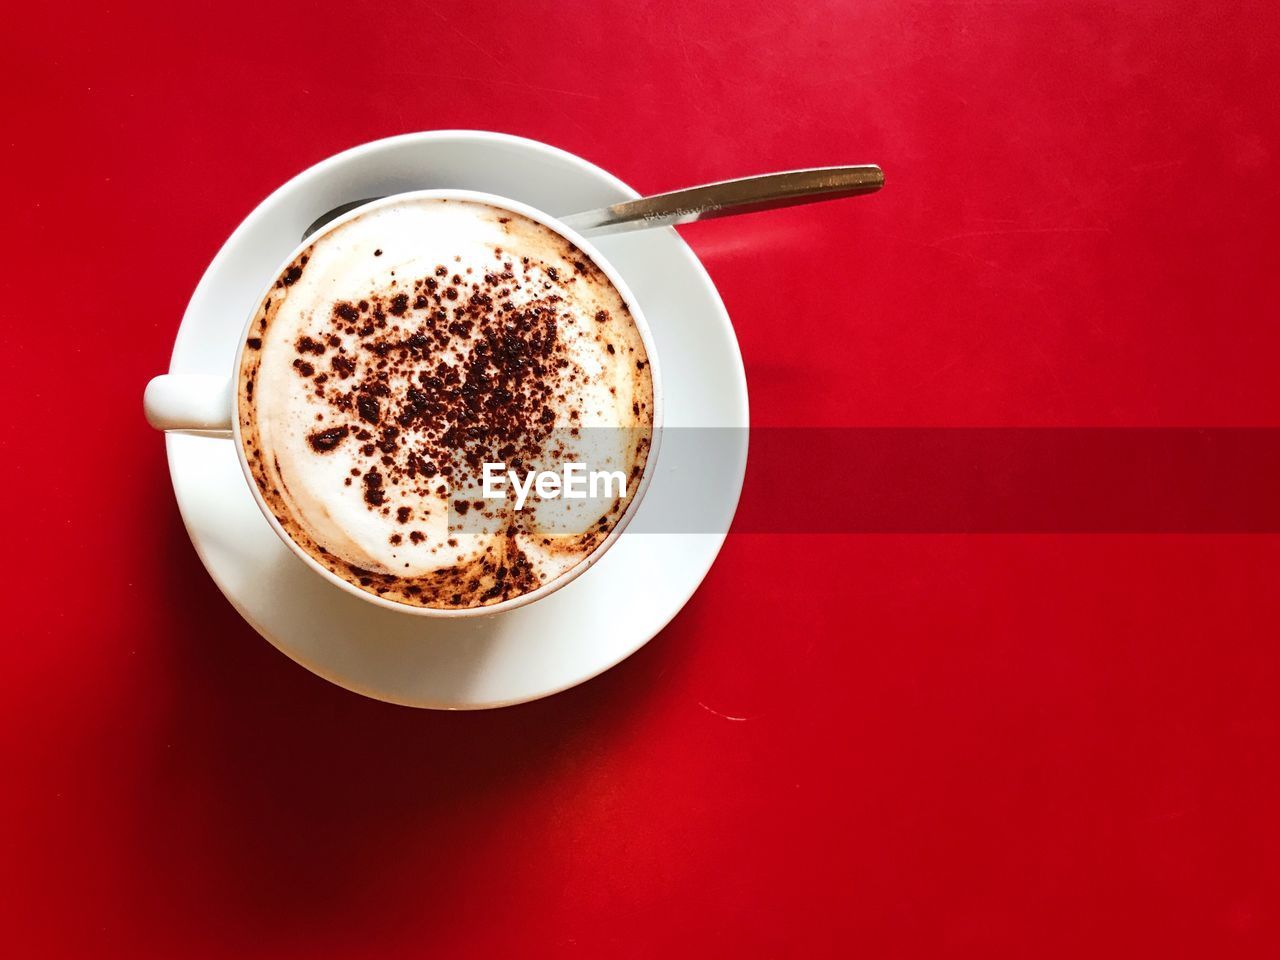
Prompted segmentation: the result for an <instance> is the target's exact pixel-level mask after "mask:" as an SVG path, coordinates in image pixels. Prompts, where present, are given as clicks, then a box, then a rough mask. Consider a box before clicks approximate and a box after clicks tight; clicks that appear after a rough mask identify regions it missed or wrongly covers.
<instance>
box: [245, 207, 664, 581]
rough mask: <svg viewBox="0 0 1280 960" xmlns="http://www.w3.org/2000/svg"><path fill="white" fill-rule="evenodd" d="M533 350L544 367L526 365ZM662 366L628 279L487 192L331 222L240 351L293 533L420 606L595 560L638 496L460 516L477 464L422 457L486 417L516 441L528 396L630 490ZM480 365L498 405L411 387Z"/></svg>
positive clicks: (542, 422) (268, 470)
mask: <svg viewBox="0 0 1280 960" xmlns="http://www.w3.org/2000/svg"><path fill="white" fill-rule="evenodd" d="M486 298H487V301H488V302H487V301H486ZM356 313H358V314H359V315H358V316H354V319H353V315H354V314H356ZM507 318H523V319H522V320H521V321H519V322H517V321H515V320H511V321H508V320H507ZM468 321H470V322H471V323H472V326H471V327H470V328H468V327H467V323H468ZM521 323H523V324H524V327H525V328H521V329H519V330H517V331H516V332H515V333H512V332H511V331H512V330H513V329H515V328H517V327H519V326H520V324H521ZM526 328H527V329H526ZM486 336H487V337H488V338H489V339H488V340H487V341H486V339H485V338H486ZM415 337H416V339H412V338H415ZM552 340H554V350H553V351H552V352H548V349H549V348H548V344H549V343H550V342H551V341H552ZM419 341H427V342H426V343H425V345H422V344H419ZM415 344H418V345H416V346H415ZM495 344H496V345H498V346H499V349H498V350H495V349H494V345H495ZM477 351H480V353H479V354H477ZM503 351H506V352H503ZM494 353H502V357H501V358H500V361H501V362H499V359H495V361H494V363H495V365H494V367H493V368H492V370H491V369H490V368H489V367H487V366H485V358H486V357H487V356H489V355H490V354H494ZM526 356H529V357H532V358H533V360H532V361H531V365H530V366H528V369H538V370H541V371H542V375H541V376H538V377H533V376H532V375H529V376H526V375H524V373H523V371H524V370H525V369H526V367H525V366H523V365H522V364H524V363H525V357H526ZM648 360H649V358H648V356H647V354H646V353H645V349H644V344H643V341H642V339H641V337H640V335H639V331H638V330H637V328H636V327H635V325H634V322H633V320H632V318H631V316H630V313H629V311H628V309H627V307H626V305H625V303H624V301H623V300H622V298H621V296H620V295H619V293H618V292H617V290H616V289H615V288H614V287H613V286H612V284H611V283H610V282H609V281H608V279H607V277H605V276H604V274H603V273H602V272H601V271H600V270H599V269H598V268H597V267H596V266H595V264H593V263H591V262H590V260H589V258H587V257H586V256H585V254H583V253H582V251H580V250H578V249H577V248H576V247H575V246H573V245H572V244H571V243H569V242H568V241H566V240H565V239H564V238H562V237H560V236H559V235H558V234H556V233H555V232H554V231H551V230H549V229H547V228H545V227H543V226H541V225H540V224H537V223H535V222H534V221H531V220H528V219H527V218H524V217H520V216H518V215H516V214H514V213H510V212H508V211H504V210H500V209H497V208H494V207H490V206H487V205H485V204H480V203H474V202H467V201H459V200H440V199H418V200H410V201H405V202H401V203H397V204H393V205H390V206H384V207H381V208H377V209H375V210H372V211H370V212H367V213H365V214H362V215H359V216H357V217H356V218H354V219H353V220H350V221H348V222H347V223H345V224H342V225H340V226H339V227H337V228H335V229H333V230H332V231H331V232H329V233H327V234H326V235H324V236H323V237H322V238H321V239H320V240H319V241H318V242H316V243H315V244H313V245H312V246H311V247H310V248H309V249H308V250H306V251H304V252H303V253H302V254H300V255H299V257H298V258H297V259H295V261H294V262H293V263H292V264H291V265H290V267H289V268H288V269H286V271H285V272H284V273H283V274H282V276H281V279H280V280H279V281H278V282H277V284H276V285H275V286H274V287H273V288H272V291H271V293H270V294H269V295H268V297H267V298H266V300H265V301H264V303H263V305H262V307H261V308H260V309H259V311H258V315H257V316H256V317H255V320H254V323H253V325H252V329H251V330H250V334H249V343H248V345H247V348H246V349H245V351H244V362H243V363H242V368H241V380H240V392H239V418H240V427H241V436H242V440H243V442H244V444H245V450H246V454H247V456H248V459H249V462H250V468H251V472H252V473H253V475H254V479H255V481H256V482H257V484H258V486H259V489H260V491H261V492H262V494H263V497H264V499H265V500H266V501H267V503H268V505H269V506H270V507H271V509H272V510H273V512H274V513H275V514H276V516H277V518H278V519H279V520H280V522H281V524H282V525H283V526H284V528H285V530H286V532H287V533H289V535H290V536H291V537H292V538H293V539H294V540H295V541H296V542H298V543H299V544H301V545H302V546H303V547H304V549H306V550H307V551H308V552H309V553H310V554H311V555H312V556H313V557H315V558H316V559H317V560H319V561H320V562H321V563H323V564H324V565H326V566H327V567H329V568H330V569H331V570H333V571H334V572H336V573H338V574H339V575H341V576H343V577H345V578H346V579H348V580H350V581H352V582H353V583H357V584H359V585H361V586H363V587H364V588H365V589H369V590H371V591H374V592H377V593H379V594H381V595H384V596H388V597H390V598H391V599H395V600H400V601H403V602H406V603H413V604H419V605H426V606H476V605H481V604H483V603H494V602H499V601H500V600H502V599H506V598H509V597H510V596H513V595H518V594H519V593H523V592H527V591H528V590H530V589H536V587H537V586H538V585H540V584H542V583H546V582H548V581H550V580H552V579H554V578H556V577H557V576H559V575H561V574H562V573H564V572H565V571H567V570H569V569H570V568H572V567H573V566H575V565H576V564H578V563H580V562H581V561H582V560H583V559H585V558H586V557H587V556H588V555H589V554H590V553H591V552H593V550H594V549H595V548H596V546H598V545H599V543H600V542H601V540H602V539H603V538H604V536H605V535H607V533H608V531H609V530H610V529H611V528H612V526H613V524H614V523H616V521H617V519H618V518H619V517H620V516H621V514H622V512H623V510H624V509H625V506H626V502H627V501H626V499H625V498H620V499H618V500H615V501H612V502H609V503H606V504H603V505H602V504H593V505H591V506H590V508H584V507H583V505H582V504H581V503H580V502H579V503H567V502H564V501H561V502H560V503H559V504H550V503H545V502H544V503H543V504H540V505H538V506H537V507H536V508H534V509H526V510H525V511H523V512H522V513H520V514H519V515H515V514H514V513H513V512H512V510H511V508H510V507H509V506H508V507H503V506H501V505H497V506H494V507H493V509H486V511H485V515H484V516H481V515H480V510H478V509H477V510H476V512H475V513H471V514H470V515H469V517H468V516H465V515H464V516H460V515H459V510H460V509H461V510H466V509H467V504H469V503H470V502H471V501H470V500H466V501H459V500H458V497H459V496H460V495H461V494H462V491H463V488H464V487H468V486H470V485H471V483H472V481H474V483H475V484H476V485H478V472H477V473H476V475H475V476H474V477H471V476H469V475H468V474H467V471H466V468H465V466H462V465H461V464H459V466H460V468H461V469H460V470H459V471H456V472H455V473H454V475H453V477H452V478H449V477H446V476H444V475H443V474H442V473H436V474H434V475H432V476H427V475H426V466H424V464H426V465H427V466H432V467H443V466H444V465H443V464H436V463H428V460H429V458H428V456H427V455H426V454H425V453H423V454H422V455H421V456H418V454H416V453H415V451H428V450H435V451H437V452H438V451H439V450H440V449H441V447H442V446H448V443H447V441H445V442H444V443H443V444H442V441H441V437H442V436H444V437H447V436H448V431H449V428H450V427H453V428H457V429H458V430H460V431H462V433H463V434H465V433H466V431H467V430H468V429H469V428H470V426H471V425H472V424H473V422H475V421H476V418H477V417H479V418H480V419H481V420H482V421H483V422H484V423H485V424H486V429H488V430H489V431H490V433H494V432H496V433H498V434H502V435H504V436H505V433H506V431H507V427H506V426H504V425H503V424H502V422H501V421H502V417H503V416H504V414H502V412H501V408H500V405H501V404H509V405H517V404H521V403H523V404H525V406H524V407H523V408H521V410H520V411H519V416H525V415H527V416H529V417H532V418H534V419H536V421H537V424H535V426H538V428H539V429H541V430H543V431H544V432H545V431H546V430H550V431H551V432H550V434H548V437H549V439H544V441H543V446H542V448H541V449H542V450H543V452H544V453H545V454H546V455H548V456H551V455H552V454H553V453H566V451H568V453H569V454H572V455H582V454H583V451H582V449H581V447H583V446H587V447H589V448H590V449H589V451H588V452H587V453H586V455H587V456H589V457H590V460H591V462H592V466H593V468H598V469H610V470H612V469H621V470H623V471H624V472H626V473H627V474H628V475H630V476H632V478H633V482H632V484H631V485H630V487H629V489H628V495H630V494H631V493H634V480H635V478H637V477H638V475H639V472H640V470H641V469H642V468H643V465H644V463H645V458H646V456H647V455H648V451H649V448H650V433H651V424H652V415H653V409H652V408H653V388H652V378H651V373H650V368H649V366H648ZM441 364H444V365H445V366H444V367H442V366H441ZM477 364H479V367H477V366H476V365H477ZM380 365H381V366H380ZM478 369H483V376H479V375H477V374H476V372H475V371H476V370H478ZM466 370H471V371H473V372H472V376H471V380H470V381H468V383H469V384H470V388H469V389H471V391H472V392H473V393H474V392H475V386H476V384H479V385H480V386H481V387H486V386H490V385H493V384H496V385H497V386H494V387H493V389H494V390H495V391H496V392H495V393H494V395H493V396H492V397H488V398H487V399H486V400H485V403H486V404H488V406H487V407H484V408H481V409H479V410H470V409H468V408H467V406H466V403H467V400H466V397H465V396H463V395H465V394H466V393H467V389H468V388H464V387H459V388H458V390H452V389H451V388H449V387H447V386H445V387H441V388H439V390H438V391H437V393H435V394H431V401H430V402H429V403H428V401H425V400H418V399H414V398H420V397H422V396H423V395H424V394H425V393H429V391H430V389H431V388H429V387H428V386H426V384H427V383H428V381H430V382H431V383H433V384H434V383H436V382H438V381H437V380H431V379H430V378H433V377H436V375H437V374H438V373H441V372H443V373H445V374H446V375H449V374H451V373H452V374H455V375H457V376H461V375H462V374H463V371H466ZM512 371H514V374H513V373H512ZM344 374H345V376H344ZM504 376H506V377H508V378H510V377H512V376H514V377H515V379H514V380H510V379H509V380H503V379H502V378H503V377H504ZM379 378H381V379H379ZM446 378H447V377H446ZM522 378H523V379H522ZM508 382H510V383H511V384H512V385H513V389H512V390H507V389H506V387H503V386H502V384H505V383H508ZM411 388H412V389H411ZM521 390H526V391H527V392H528V394H529V396H530V398H531V399H529V400H527V401H526V400H524V399H522V395H521V394H520V391H521ZM512 392H514V393H515V394H516V396H515V399H513V400H508V399H507V397H508V394H510V393H512ZM440 397H443V398H445V399H443V400H439V401H438V402H437V398H440ZM415 404H417V406H415ZM424 404H425V405H426V406H427V407H428V412H426V413H416V412H415V411H417V410H418V408H419V407H422V406H423V405H424ZM495 405H499V407H498V408H499V413H498V414H492V413H490V412H489V411H490V410H491V409H493V408H495ZM437 407H439V408H442V409H436V408H437ZM548 411H549V412H548ZM517 418H518V417H517V416H516V415H513V416H512V419H517ZM344 428H345V432H344ZM326 431H327V432H326ZM517 432H518V431H517ZM339 434H341V435H340V436H339V437H338V440H337V442H336V443H335V444H334V446H333V447H332V448H331V449H325V447H326V446H327V444H328V443H329V442H330V441H331V440H332V438H333V437H334V436H336V435H339ZM522 435H523V434H522ZM317 437H319V438H320V439H319V440H317V439H316V438H317ZM458 443H459V444H461V443H462V441H461V440H459V441H458ZM548 444H550V446H548ZM497 446H498V447H500V446H501V444H498V445H497ZM371 448H373V449H371ZM571 448H572V449H571ZM415 458H416V459H415ZM432 459H440V457H439V456H436V457H434V458H432ZM446 472H447V471H446ZM466 495H467V496H468V497H469V496H471V494H469V493H468V494H466ZM460 502H461V503H463V506H462V507H461V508H459V507H458V506H457V505H458V504H459V503H460ZM485 506H486V508H488V507H490V504H485ZM575 511H576V513H575ZM451 520H452V521H453V527H452V528H451V526H450V522H451ZM463 521H466V522H465V523H464V522H463ZM460 527H461V529H460ZM514 570H519V571H520V574H519V576H518V577H517V576H516V575H515V574H514V573H513V572H512V571H514Z"/></svg>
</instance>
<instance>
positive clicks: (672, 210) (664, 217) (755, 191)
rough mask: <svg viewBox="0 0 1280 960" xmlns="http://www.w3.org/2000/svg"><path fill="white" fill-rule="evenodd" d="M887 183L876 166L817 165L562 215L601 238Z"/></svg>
mask: <svg viewBox="0 0 1280 960" xmlns="http://www.w3.org/2000/svg"><path fill="white" fill-rule="evenodd" d="M883 186H884V171H883V170H881V169H880V168H879V167H877V166H875V165H874V164H863V165H861V166H856V167H814V168H812V169H809V170H788V171H786V172H785V173H766V174H763V175H761V176H758V177H740V178H739V179H737V180H722V181H720V182H719V183H708V184H704V185H703V186H701V187H689V188H688V189H686V190H675V191H672V192H671V193H659V194H656V195H655V196H652V197H641V198H640V199H639V200H627V201H625V202H623V203H615V204H613V205H612V206H609V207H600V208H599V209H596V210H585V211H583V212H582V213H571V214H569V216H567V217H561V218H560V219H561V220H562V221H563V222H564V223H566V224H568V225H569V226H570V227H572V228H573V229H574V230H577V231H579V232H580V233H584V234H588V235H590V236H600V235H602V234H607V233H623V232H625V231H628V230H647V229H649V228H650V227H670V226H675V225H676V224H678V223H692V222H693V221H695V220H710V219H711V218H712V217H730V216H733V215H734V214H739V213H754V212H756V211H757V210H775V209H777V208H778V207H794V206H797V205H798V204H802V203H814V202H816V201H818V200H838V199H840V198H841V197H856V196H859V195H861V194H864V193H875V192H876V191H877V190H879V189H880V188H881V187H883Z"/></svg>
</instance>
